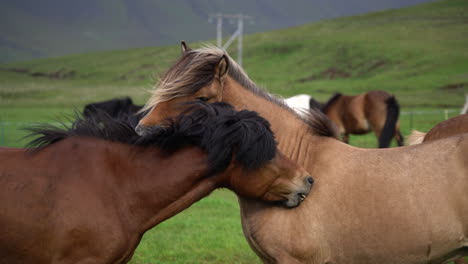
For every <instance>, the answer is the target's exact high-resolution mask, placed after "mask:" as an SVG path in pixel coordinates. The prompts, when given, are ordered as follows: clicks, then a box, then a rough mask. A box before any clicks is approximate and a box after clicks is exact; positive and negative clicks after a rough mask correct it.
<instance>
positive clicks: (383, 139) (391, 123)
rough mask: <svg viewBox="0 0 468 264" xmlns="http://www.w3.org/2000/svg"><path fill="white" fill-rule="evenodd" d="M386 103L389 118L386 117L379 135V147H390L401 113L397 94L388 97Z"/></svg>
mask: <svg viewBox="0 0 468 264" xmlns="http://www.w3.org/2000/svg"><path fill="white" fill-rule="evenodd" d="M385 103H386V104H387V119H385V125H384V127H383V130H382V133H381V134H380V137H379V148H388V147H389V146H390V142H391V141H392V138H393V135H394V134H395V127H396V123H397V121H398V116H399V115H400V105H399V104H398V102H397V100H396V99H395V96H391V97H389V98H387V99H386V100H385Z"/></svg>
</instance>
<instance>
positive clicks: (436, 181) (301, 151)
mask: <svg viewBox="0 0 468 264" xmlns="http://www.w3.org/2000/svg"><path fill="white" fill-rule="evenodd" d="M182 51H183V54H182V57H181V58H180V59H179V60H178V61H177V62H176V63H175V64H174V65H172V66H171V67H170V68H169V70H168V71H167V72H166V74H165V75H164V76H163V77H162V79H161V81H160V82H159V83H158V85H157V87H156V89H155V90H154V93H153V96H152V98H150V100H149V101H148V103H147V104H146V106H145V109H146V110H148V111H149V112H148V114H147V115H146V116H145V117H144V118H143V119H142V120H141V121H140V123H139V125H138V127H137V128H136V130H137V131H138V133H140V134H146V133H147V131H150V130H151V128H152V127H154V126H157V125H158V124H159V123H160V122H161V120H164V119H165V118H167V117H169V116H172V115H176V114H177V113H178V112H179V110H178V105H179V103H181V102H186V101H194V100H199V101H208V102H218V101H222V102H227V103H230V104H232V105H233V106H234V107H235V108H236V109H238V110H240V109H249V110H254V111H256V112H258V113H259V114H260V115H261V116H263V117H264V118H266V119H267V120H268V121H269V122H270V124H271V126H272V130H273V131H274V133H275V136H276V138H277V140H278V142H279V149H280V150H281V151H282V152H283V153H284V154H285V155H287V156H288V157H290V158H291V159H293V160H294V161H296V162H298V163H299V164H300V165H302V166H303V167H305V168H306V170H307V171H308V172H309V173H310V174H311V175H312V176H313V177H314V179H315V184H314V191H313V192H311V194H310V195H309V196H308V198H307V199H306V200H305V201H304V203H303V204H302V205H301V206H300V207H298V208H296V209H295V210H283V209H281V208H276V207H273V206H270V205H268V204H266V203H263V202H260V201H254V200H250V199H245V198H242V197H239V203H240V209H241V216H242V227H243V231H244V234H245V237H246V238H247V241H248V243H249V245H250V246H251V248H252V249H253V250H254V251H255V252H256V254H257V255H258V256H259V257H260V258H261V259H262V261H264V262H265V263H288V264H290V263H313V264H316V263H317V264H324V263H328V264H332V263H348V264H371V263H372V264H374V263H380V264H395V263H398V264H420V263H442V262H446V261H449V260H451V259H454V258H457V257H460V256H467V255H468V192H467V191H466V190H467V189H468V135H462V136H458V137H452V138H449V139H444V140H439V141H435V142H433V144H422V145H418V146H412V147H401V148H390V149H362V148H357V147H353V146H350V145H348V144H345V143H343V142H341V141H339V140H337V138H336V131H335V130H334V129H333V125H331V123H330V120H329V119H328V118H327V117H326V116H325V115H324V114H323V113H320V112H318V111H311V114H310V115H308V116H305V115H304V116H299V115H298V114H297V113H295V111H294V110H292V109H291V108H289V107H288V106H286V105H285V103H284V102H283V101H282V100H280V99H277V98H275V97H274V96H272V95H271V94H268V93H267V92H265V91H264V90H263V89H262V88H260V87H258V86H257V85H255V83H254V82H253V81H251V80H250V79H249V77H248V76H247V74H246V73H245V72H244V71H243V69H242V68H241V67H240V66H239V65H238V64H237V63H236V62H235V61H234V60H233V59H232V58H230V57H229V56H228V55H227V54H226V52H225V51H223V50H221V49H218V48H216V47H204V48H201V49H194V50H192V49H189V48H187V46H186V45H184V44H183V45H182Z"/></svg>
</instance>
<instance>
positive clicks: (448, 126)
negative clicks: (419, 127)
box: [423, 114, 468, 142]
mask: <svg viewBox="0 0 468 264" xmlns="http://www.w3.org/2000/svg"><path fill="white" fill-rule="evenodd" d="M467 132H468V114H462V115H458V116H456V117H453V118H450V119H447V120H445V121H442V122H440V123H438V124H437V125H436V126H434V127H433V128H432V129H431V130H429V132H427V134H426V136H425V137H424V140H423V142H427V141H431V140H435V139H440V138H446V137H451V136H454V135H458V134H463V133H467Z"/></svg>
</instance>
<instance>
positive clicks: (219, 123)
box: [28, 102, 276, 172]
mask: <svg viewBox="0 0 468 264" xmlns="http://www.w3.org/2000/svg"><path fill="white" fill-rule="evenodd" d="M28 130H29V131H31V132H32V134H31V135H32V136H39V137H38V138H36V139H35V140H33V141H32V142H31V143H30V144H29V145H28V147H37V148H38V149H41V148H43V147H46V146H48V145H51V144H53V143H56V142H58V141H61V140H65V139H67V138H69V137H72V136H86V137H95V138H100V139H104V140H109V141H114V142H121V143H126V144H130V145H136V146H145V147H157V148H159V149H160V150H162V151H164V152H166V153H168V154H171V153H173V152H175V151H177V150H179V149H181V148H183V147H185V146H189V145H191V146H198V147H201V148H202V149H204V150H205V151H206V152H207V153H208V159H209V163H210V167H211V170H212V171H213V172H217V171H222V170H224V169H225V168H226V167H227V166H228V165H229V163H230V162H231V160H232V158H233V156H235V160H236V161H237V162H238V163H240V165H242V166H243V167H245V168H246V169H255V168H258V167H260V166H261V165H263V164H264V163H265V162H267V161H269V160H271V159H273V158H274V156H275V153H276V141H275V139H274V136H273V133H272V132H271V130H270V125H269V123H268V121H266V120H265V119H263V118H261V117H260V116H259V115H258V114H257V113H255V112H252V111H247V110H242V111H239V112H237V111H235V110H234V108H233V107H232V106H230V105H228V104H225V103H214V104H207V103H202V102H196V103H191V104H188V108H187V110H186V111H184V112H183V113H182V114H180V115H179V116H177V117H176V118H174V119H171V120H167V121H166V123H165V124H164V125H163V126H157V127H154V128H153V130H152V132H151V133H150V134H148V135H145V136H139V135H137V134H136V132H135V131H134V130H133V127H132V126H131V124H129V122H128V120H127V119H115V118H112V117H110V116H109V115H108V114H106V113H105V112H102V111H97V112H96V114H94V115H91V116H88V117H84V116H82V115H81V116H77V119H76V121H74V122H73V123H72V125H71V126H70V127H68V128H67V127H65V128H58V127H55V126H51V125H47V124H45V125H39V126H36V127H32V128H29V129H28Z"/></svg>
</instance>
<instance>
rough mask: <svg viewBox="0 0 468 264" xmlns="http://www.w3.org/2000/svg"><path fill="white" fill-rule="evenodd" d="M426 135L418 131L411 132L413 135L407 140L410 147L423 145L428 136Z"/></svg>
mask: <svg viewBox="0 0 468 264" xmlns="http://www.w3.org/2000/svg"><path fill="white" fill-rule="evenodd" d="M426 134H427V133H424V132H421V131H417V130H413V131H411V134H410V135H409V136H408V137H407V138H406V140H407V141H408V146H412V145H417V144H421V143H423V141H424V137H425V136H426Z"/></svg>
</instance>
